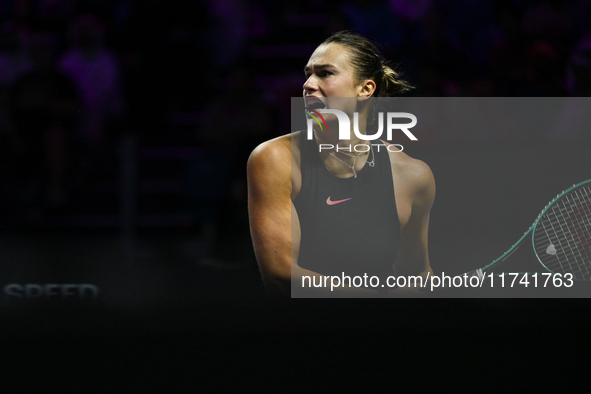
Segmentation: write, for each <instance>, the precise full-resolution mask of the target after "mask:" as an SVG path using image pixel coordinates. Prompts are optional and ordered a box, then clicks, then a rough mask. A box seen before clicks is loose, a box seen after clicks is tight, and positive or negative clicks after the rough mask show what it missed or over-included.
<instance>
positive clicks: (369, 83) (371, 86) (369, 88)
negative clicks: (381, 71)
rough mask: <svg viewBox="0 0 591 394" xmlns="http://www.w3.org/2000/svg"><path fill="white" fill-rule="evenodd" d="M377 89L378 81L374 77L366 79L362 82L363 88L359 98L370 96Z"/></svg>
mask: <svg viewBox="0 0 591 394" xmlns="http://www.w3.org/2000/svg"><path fill="white" fill-rule="evenodd" d="M375 91H376V83H375V81H374V80H372V79H366V80H365V81H363V83H362V84H361V90H360V91H359V98H363V99H366V98H369V97H371V96H372V94H374V92H375Z"/></svg>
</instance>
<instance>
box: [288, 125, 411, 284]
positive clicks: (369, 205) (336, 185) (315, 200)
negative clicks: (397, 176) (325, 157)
mask: <svg viewBox="0 0 591 394" xmlns="http://www.w3.org/2000/svg"><path fill="white" fill-rule="evenodd" d="M299 140H300V144H299V146H300V152H301V171H302V188H301V190H300V193H299V194H298V195H297V197H296V198H295V200H294V201H293V204H294V207H295V208H296V211H297V213H298V217H299V220H300V228H301V241H300V251H299V258H298V265H299V266H300V267H302V268H305V269H308V270H311V271H314V272H317V273H319V274H322V275H337V276H339V277H340V276H342V275H343V273H344V274H345V275H348V276H351V277H352V276H353V275H355V276H357V275H360V276H363V275H364V274H367V275H368V277H371V276H373V275H375V276H378V277H380V282H381V283H384V282H382V279H381V278H383V277H385V276H388V275H392V265H393V264H394V262H395V261H396V258H397V256H398V250H399V246H400V221H399V219H398V211H397V210H396V200H395V197H394V181H393V179H392V169H391V164H390V157H389V154H388V151H387V150H386V147H385V146H384V145H383V143H381V142H374V144H375V143H380V144H382V146H380V149H379V151H378V149H377V147H376V146H374V148H373V151H374V154H375V166H374V167H370V166H369V165H367V164H366V165H365V166H364V167H363V168H362V169H361V170H360V171H359V172H358V173H357V178H355V177H351V178H339V177H337V176H335V175H334V174H332V173H331V172H330V171H328V169H327V168H326V167H325V166H324V163H323V162H322V160H321V159H320V156H319V155H318V145H317V144H316V141H314V140H308V139H306V138H305V132H299ZM368 280H369V279H368Z"/></svg>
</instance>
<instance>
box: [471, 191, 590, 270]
mask: <svg viewBox="0 0 591 394" xmlns="http://www.w3.org/2000/svg"><path fill="white" fill-rule="evenodd" d="M530 234H531V243H532V246H533V250H534V253H535V255H536V257H537V259H538V260H539V261H540V263H541V264H542V266H543V267H544V268H546V269H547V270H548V271H550V272H551V273H553V274H559V275H562V276H565V275H566V274H572V279H574V280H580V281H591V179H588V180H586V181H583V182H581V183H578V184H576V185H573V186H572V187H570V188H569V189H566V190H565V191H563V192H562V193H560V194H559V195H558V196H556V197H555V198H554V199H553V200H552V201H550V202H549V203H548V205H546V207H545V208H544V209H543V210H542V212H541V213H540V214H539V215H538V218H537V219H536V221H535V222H534V223H533V224H532V225H531V227H530V228H529V230H527V231H526V232H525V234H523V236H522V237H521V238H520V239H519V241H517V242H516V243H515V244H514V245H513V246H511V248H510V249H509V250H507V251H506V252H505V253H503V255H502V256H500V257H499V258H498V259H496V260H494V261H493V262H492V263H490V264H489V265H487V266H486V267H483V268H479V269H477V270H474V271H470V272H468V273H467V275H468V276H478V277H479V278H482V277H483V276H485V271H486V270H489V269H491V268H492V267H494V266H495V265H497V264H499V263H501V262H503V261H505V260H506V259H507V258H508V257H509V256H511V255H512V254H513V253H514V252H515V251H516V250H517V249H518V248H519V247H520V246H521V245H522V244H524V243H525V242H526V240H527V239H529V237H528V235H530ZM569 276H570V275H569Z"/></svg>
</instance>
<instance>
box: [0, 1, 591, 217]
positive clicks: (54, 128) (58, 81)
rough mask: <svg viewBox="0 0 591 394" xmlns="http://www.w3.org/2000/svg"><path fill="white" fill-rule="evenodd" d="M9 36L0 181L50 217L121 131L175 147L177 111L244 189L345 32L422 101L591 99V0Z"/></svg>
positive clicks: (157, 7) (128, 11)
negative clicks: (307, 68)
mask: <svg viewBox="0 0 591 394" xmlns="http://www.w3.org/2000/svg"><path fill="white" fill-rule="evenodd" d="M0 24H1V26H0V34H1V37H0V155H1V156H2V161H1V165H2V166H3V167H4V168H3V171H2V175H0V177H1V179H0V180H7V179H8V180H13V181H15V182H16V183H19V182H20V183H22V184H21V188H22V189H23V190H25V191H26V193H25V197H24V198H25V199H26V198H29V197H30V198H38V196H40V195H42V196H43V197H42V198H43V199H44V200H45V201H46V202H47V203H48V204H50V205H63V204H65V203H66V202H67V192H66V189H67V187H66V183H67V178H68V176H69V175H68V174H70V173H71V172H72V168H74V172H75V169H76V168H78V169H79V168H84V165H90V166H91V165H92V163H93V162H94V163H96V162H100V158H101V157H103V155H105V154H106V153H107V152H112V151H113V144H114V141H116V140H117V138H116V137H117V136H118V135H120V133H122V132H131V133H135V134H137V135H144V136H158V135H166V133H167V130H168V129H169V128H170V127H171V124H172V123H174V122H172V121H171V119H174V118H175V117H174V116H173V115H174V114H186V113H195V114H201V115H202V116H201V117H200V118H199V117H198V118H199V119H200V120H199V121H198V122H195V124H196V126H195V127H196V130H195V133H194V135H193V137H192V138H193V139H192V140H191V142H193V143H195V144H197V145H201V146H203V147H205V148H207V149H206V150H207V152H208V153H207V155H208V156H207V157H205V156H204V157H203V158H201V159H200V160H201V162H202V164H199V165H198V166H197V167H198V170H196V172H194V173H198V174H200V175H195V174H194V175H193V178H195V177H197V178H199V176H201V178H202V179H206V178H207V170H206V169H204V168H206V167H207V165H213V166H214V168H215V171H218V173H219V171H222V172H223V171H227V172H228V174H230V175H228V176H229V177H231V176H232V175H231V174H240V176H241V177H242V181H243V172H244V162H245V160H246V157H247V156H248V153H249V152H250V150H251V149H252V148H253V147H254V146H256V144H257V143H259V142H261V141H263V140H264V139H267V138H269V137H272V136H274V135H279V134H283V133H285V132H287V131H288V130H287V129H285V127H283V126H284V125H283V124H282V123H281V119H283V117H282V114H285V108H288V110H289V97H291V96H300V95H301V86H302V84H303V82H304V80H303V72H302V68H303V66H304V64H305V62H306V60H307V58H308V56H309V55H310V53H311V50H313V48H314V46H315V45H317V44H318V43H319V42H321V41H322V40H323V39H324V38H326V37H328V36H329V35H330V34H331V33H333V32H335V31H338V30H342V29H351V30H354V31H356V32H359V33H361V34H364V35H366V36H368V37H370V38H372V39H374V40H375V41H377V42H378V43H379V44H380V45H381V46H382V49H383V51H384V53H385V56H386V57H387V58H388V59H391V60H393V61H394V62H395V64H398V65H399V69H400V71H402V73H403V74H404V75H405V77H406V78H407V79H408V80H409V81H410V82H411V83H412V84H413V85H415V86H417V89H415V90H414V92H412V93H411V94H413V95H417V96H469V97H471V96H587V95H589V93H591V0H542V1H533V0H450V1H447V0H347V1H335V0H315V1H310V0H286V1H282V2H276V1H271V0H195V1H192V2H187V1H184V0H4V1H2V2H1V3H0ZM221 108H223V109H224V111H226V110H227V109H228V108H233V111H234V112H233V113H234V115H233V116H228V114H227V111H226V112H224V111H222V110H221ZM176 118H177V119H178V116H177V117H176ZM244 119H247V121H245V120H244ZM245 125H248V126H245ZM221 138H230V139H232V140H233V141H235V142H236V143H235V144H234V145H233V146H232V147H228V146H225V147H224V149H219V145H220V144H218V142H219V141H220V139H221ZM156 141H161V139H160V140H158V139H156ZM88 163H90V164H88ZM212 163H213V164H212ZM189 172H190V171H189ZM217 179H218V180H219V178H217ZM196 182H197V181H196V180H195V179H194V181H193V183H194V184H196ZM189 183H190V182H189ZM212 187H213V186H212ZM188 189H191V185H190V184H189V186H188ZM193 192H194V193H197V194H198V193H200V192H199V191H193ZM27 196H29V197H27ZM35 196H37V197H35Z"/></svg>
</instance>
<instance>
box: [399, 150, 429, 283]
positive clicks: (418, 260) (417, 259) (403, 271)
mask: <svg viewBox="0 0 591 394" xmlns="http://www.w3.org/2000/svg"><path fill="white" fill-rule="evenodd" d="M404 173H405V174H404V185H403V186H404V188H405V189H406V190H407V191H408V196H409V201H410V202H411V214H410V217H409V220H408V223H406V225H405V226H404V228H403V229H402V242H401V246H402V249H401V251H400V255H399V257H398V260H397V262H396V265H395V272H396V274H397V275H421V276H423V277H426V276H427V274H428V273H430V274H431V275H433V270H432V269H431V265H430V264H429V253H428V230H429V213H430V211H431V207H432V206H433V201H434V199H435V180H434V178H433V173H432V172H431V169H430V168H429V166H428V165H427V164H425V163H423V162H422V161H420V160H415V159H411V163H409V164H408V165H406V166H405V171H404Z"/></svg>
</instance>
